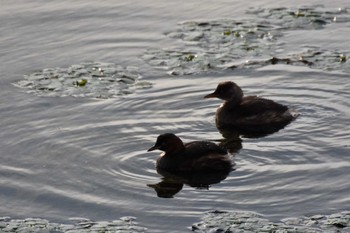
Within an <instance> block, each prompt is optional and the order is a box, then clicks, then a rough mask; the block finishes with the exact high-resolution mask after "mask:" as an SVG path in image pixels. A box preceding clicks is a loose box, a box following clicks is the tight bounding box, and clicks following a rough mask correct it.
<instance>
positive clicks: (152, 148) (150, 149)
mask: <svg viewBox="0 0 350 233" xmlns="http://www.w3.org/2000/svg"><path fill="white" fill-rule="evenodd" d="M158 149H159V146H156V145H154V146H152V147H151V148H149V149H148V150H147V152H150V151H152V150H158Z"/></svg>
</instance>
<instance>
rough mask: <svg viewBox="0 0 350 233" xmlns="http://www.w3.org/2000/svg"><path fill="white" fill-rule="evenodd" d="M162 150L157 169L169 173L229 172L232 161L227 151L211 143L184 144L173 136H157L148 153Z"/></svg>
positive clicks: (169, 134) (195, 142)
mask: <svg viewBox="0 0 350 233" xmlns="http://www.w3.org/2000/svg"><path fill="white" fill-rule="evenodd" d="M157 149H158V150H162V151H164V153H162V154H161V156H160V157H159V158H158V159H157V169H160V170H164V171H169V172H180V173H182V172H216V171H220V172H222V171H231V170H232V166H233V164H232V161H231V159H230V158H229V156H228V154H227V151H225V150H224V149H223V148H221V147H219V146H218V145H216V144H215V143H213V142H208V141H194V142H189V143H186V144H184V143H183V142H182V140H181V139H180V138H179V137H177V136H176V135H175V134H172V133H166V134H162V135H159V136H158V138H157V141H156V143H155V145H154V146H153V147H151V148H150V149H148V151H153V150H157Z"/></svg>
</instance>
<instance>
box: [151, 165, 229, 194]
mask: <svg viewBox="0 0 350 233" xmlns="http://www.w3.org/2000/svg"><path fill="white" fill-rule="evenodd" d="M157 172H158V173H159V174H160V175H162V176H163V178H162V181H161V182H159V183H156V184H148V185H147V186H148V187H150V188H153V189H154V190H155V191H156V193H157V196H158V197H163V198H172V197H174V195H175V194H177V193H178V192H180V191H181V190H182V188H183V186H184V185H188V186H190V187H194V188H198V189H207V190H209V188H210V186H211V185H213V184H218V183H220V182H221V181H223V180H224V179H226V177H227V176H228V175H229V174H230V172H231V170H226V171H225V170H224V171H222V172H220V171H216V172H205V173H204V172H193V173H185V174H179V173H176V174H174V173H170V172H167V171H164V170H161V169H157Z"/></svg>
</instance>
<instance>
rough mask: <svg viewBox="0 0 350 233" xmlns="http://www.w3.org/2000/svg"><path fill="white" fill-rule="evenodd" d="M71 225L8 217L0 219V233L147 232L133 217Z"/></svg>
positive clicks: (73, 220)
mask: <svg viewBox="0 0 350 233" xmlns="http://www.w3.org/2000/svg"><path fill="white" fill-rule="evenodd" d="M70 220H71V221H72V222H73V223H72V224H59V223H50V222H49V221H48V220H46V219H41V218H26V219H11V218H10V217H2V218H0V231H1V232H26V233H28V232H40V233H51V232H52V233H53V232H55V233H61V232H62V233H63V232H71V233H73V232H74V233H75V232H79V233H84V232H91V233H102V232H125V233H137V232H147V229H146V228H145V227H141V226H139V225H138V223H137V222H135V218H134V217H122V218H120V219H118V220H113V221H100V222H95V221H92V220H90V219H86V218H72V219H70Z"/></svg>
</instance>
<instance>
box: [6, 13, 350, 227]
mask: <svg viewBox="0 0 350 233" xmlns="http://www.w3.org/2000/svg"><path fill="white" fill-rule="evenodd" d="M41 10H42V9H41ZM97 15H98V14H97ZM31 17H34V16H31ZM106 17H107V18H108V17H110V18H112V17H114V16H113V14H110V15H107V16H106ZM183 17H185V16H183ZM186 17H187V16H186ZM138 20H139V21H140V19H138ZM174 21H175V20H174ZM176 21H178V20H176ZM132 29H134V28H130V29H128V28H124V30H125V31H124V34H123V36H124V37H123V41H124V40H126V39H125V38H127V37H128V36H127V33H128V30H130V31H129V33H131V34H132V33H135V31H131V30H132ZM7 30H8V28H7ZM30 30H31V28H29V29H27V30H24V32H22V33H29V31H30ZM136 31H137V30H136ZM98 32H100V31H98ZM137 32H138V33H140V34H137V33H135V34H133V36H135V37H137V39H138V40H140V38H142V36H144V34H147V33H142V32H143V31H137ZM146 32H148V31H147V30H146ZM18 33H19V32H16V33H15V35H14V36H16V37H17V35H18ZM37 33H39V34H40V33H42V32H37ZM77 33H78V34H79V33H81V34H80V35H78V37H79V36H82V35H85V33H86V31H84V32H79V31H77ZM92 33H93V32H92ZM105 33H106V32H105ZM160 33H161V32H159V34H160ZM40 35H41V36H42V37H43V35H42V34H40ZM27 36H30V35H27ZM54 36H57V38H58V39H61V40H63V39H65V37H64V36H62V38H59V35H56V34H54V35H52V36H50V37H49V38H51V37H54ZM110 36H111V35H110V34H108V32H107V33H106V34H104V35H100V37H101V38H102V39H103V38H104V37H105V38H104V39H105V40H106V38H109V37H110ZM113 38H114V37H113ZM31 39H33V38H28V41H30V40H31ZM43 39H44V40H45V37H43ZM46 39H47V38H46ZM17 40H19V39H18V38H17ZM105 40H102V41H105ZM120 40H121V39H120ZM138 40H136V41H135V40H131V41H132V43H135V44H137V45H138V46H139V47H140V46H141V47H143V48H144V47H146V46H148V44H151V43H152V40H155V38H147V39H146V42H140V41H138ZM28 41H24V42H26V43H29V44H30V42H28ZM92 41H96V40H95V39H93V40H92ZM97 41H99V40H97ZM108 41H109V43H110V44H108V43H107V44H108V46H107V47H103V46H102V47H101V45H96V46H97V47H94V44H93V43H91V42H90V43H84V45H83V47H85V46H87V47H89V48H88V49H87V48H85V49H82V51H81V52H78V53H77V55H74V58H73V59H72V60H79V59H80V57H84V58H85V57H91V53H90V52H91V50H94V51H95V52H96V53H95V55H96V56H100V57H101V56H102V58H105V59H106V60H111V59H112V58H113V59H117V60H120V61H121V62H127V61H128V59H131V60H132V59H134V60H133V61H135V60H137V59H135V58H127V57H126V56H125V54H127V55H128V56H132V54H134V53H136V51H135V50H132V52H130V54H131V55H130V54H128V53H127V52H125V51H124V53H125V54H124V55H122V56H121V57H112V55H111V54H112V53H111V52H110V51H109V50H110V49H111V47H113V46H116V45H117V44H118V43H117V44H114V42H112V41H111V40H108ZM85 42H86V41H85ZM124 42H125V41H124ZM26 43H25V44H18V46H19V48H18V50H14V53H15V54H14V55H12V56H11V55H10V53H9V55H8V60H7V61H4V63H3V64H9V63H11V62H12V63H13V66H9V68H8V69H3V70H5V71H2V73H1V74H2V76H4V77H5V78H4V79H5V80H7V79H8V80H10V82H12V81H13V80H17V79H19V76H21V75H22V73H24V72H31V71H32V70H35V69H36V68H42V67H41V66H46V63H45V62H43V60H45V59H44V58H43V57H44V55H45V54H46V53H44V52H43V51H42V50H41V49H39V48H36V47H35V48H34V49H33V48H27V47H26V46H27V45H28V44H26ZM57 43H58V42H57ZM60 43H63V44H64V42H60ZM130 43H131V42H130ZM144 43H145V44H147V45H145V44H144ZM48 46H49V47H50V46H52V45H48ZM74 46H77V47H79V46H78V42H77V41H75V42H74V45H73V47H74ZM118 46H121V48H123V47H124V46H126V47H129V46H130V45H129V43H126V44H124V43H122V44H121V45H120V44H118ZM130 47H133V46H130ZM50 48H51V49H52V50H50V53H49V54H50V58H49V60H48V63H50V65H47V66H48V67H53V66H59V65H61V64H62V62H63V60H64V59H65V58H64V57H62V56H58V55H56V56H54V55H53V54H55V52H54V51H56V52H59V53H60V54H62V53H64V52H68V51H70V52H69V54H70V53H71V47H69V48H66V47H65V48H59V46H57V47H56V45H55V46H53V47H50ZM96 48H97V49H96ZM26 49H27V50H26ZM31 49H32V50H31ZM36 49H38V51H37V53H38V54H36V53H35V51H36ZM97 50H98V51H97ZM136 50H137V49H136ZM27 53H28V54H27ZM103 53H106V54H105V55H103ZM25 54H27V56H34V58H38V60H36V59H33V62H32V63H29V64H27V61H28V60H26V59H25V56H24V55H25ZM97 54H98V55H97ZM46 55H47V54H46ZM95 55H94V56H95ZM94 56H92V57H94ZM103 56H105V57H103ZM17 57H18V59H19V60H17V59H16V58H17ZM55 57H56V58H57V59H58V60H59V61H57V62H58V63H60V64H55V61H54V58H55ZM123 57H125V58H126V60H124V59H123ZM99 60H101V59H99ZM17 62H18V64H19V67H18V68H16V67H15V65H16V64H17ZM67 62H68V63H69V62H70V60H69V61H67ZM78 62H80V61H78ZM137 62H139V63H141V62H140V61H139V60H137V61H136V63H137ZM74 63H76V62H72V64H74ZM51 64H54V65H51ZM22 65H23V66H22ZM132 65H133V64H132ZM39 66H40V67H39ZM29 67H30V68H29ZM145 67H147V66H145ZM22 69H23V70H24V71H23V70H22ZM6 71H9V75H7V73H6ZM145 73H146V74H145V75H144V79H147V80H148V81H151V82H152V83H153V84H154V86H153V88H151V89H147V90H139V91H137V93H136V94H132V95H129V96H123V97H120V98H115V99H110V100H94V99H84V98H71V97H67V98H42V97H36V96H33V95H28V94H27V93H25V92H22V91H21V90H18V89H16V88H14V87H12V86H10V85H7V86H5V87H7V89H6V88H4V92H2V93H3V94H2V97H3V98H2V99H3V101H2V102H1V103H0V106H1V112H0V114H1V118H2V124H1V130H0V132H1V133H0V141H1V148H2V150H1V157H2V159H3V160H2V163H1V166H0V175H1V179H0V196H1V200H0V206H1V208H0V210H1V212H2V213H3V214H4V215H10V216H12V217H19V218H25V217H43V218H47V219H52V220H56V221H60V222H62V221H66V220H67V219H68V218H69V217H76V216H79V217H88V218H92V219H102V220H103V219H115V218H118V217H121V216H125V215H132V216H135V217H137V218H138V221H139V222H141V223H143V224H142V225H145V226H147V227H149V228H150V229H151V230H155V231H159V232H161V231H162V230H163V231H164V229H170V230H172V231H178V232H182V231H183V229H184V228H185V227H186V226H188V225H190V224H191V223H193V222H195V221H196V219H197V218H198V217H199V216H200V215H201V214H202V213H203V212H204V211H208V210H211V209H232V210H249V211H258V212H261V213H263V214H268V215H271V216H275V217H276V218H278V219H280V218H281V217H290V216H296V215H303V214H308V213H324V212H325V211H331V210H339V209H342V208H344V209H346V208H348V207H349V206H348V203H349V197H348V196H349V195H348V194H349V180H350V179H349V178H350V177H349V174H348V170H349V166H350V160H349V157H348V155H349V150H350V148H349V145H350V144H349V133H350V128H349V125H348V123H347V122H348V119H349V116H350V108H349V103H348V100H349V97H350V92H349V91H348V89H349V82H348V76H347V75H346V74H341V73H336V72H333V73H327V72H324V71H319V70H310V69H309V68H303V67H290V66H282V65H279V66H269V67H265V68H260V69H258V70H237V71H227V72H222V73H217V74H206V75H203V76H188V77H168V76H166V74H164V73H163V72H162V71H154V70H152V68H150V67H147V68H146V69H145ZM223 80H232V81H235V82H237V83H238V84H239V85H241V86H242V88H243V90H244V91H245V92H246V93H247V94H249V95H250V94H257V95H260V96H263V97H267V98H271V99H273V100H276V101H278V102H281V103H283V104H286V105H289V106H291V107H292V108H295V109H297V110H298V111H299V112H300V114H301V115H300V117H299V118H298V119H297V120H296V121H294V122H292V123H291V124H290V125H288V126H287V127H286V128H285V129H283V130H281V131H279V132H278V133H276V134H273V135H270V136H268V137H265V138H259V139H243V143H242V147H243V148H242V149H241V150H240V151H239V152H238V153H237V154H236V155H235V156H234V157H233V160H234V161H235V162H236V170H235V171H233V172H231V174H229V175H228V177H227V178H226V179H225V180H223V181H221V183H219V184H214V185H212V186H211V187H210V188H209V190H206V189H195V188H193V187H189V186H187V185H185V186H184V187H183V189H182V190H181V191H180V192H179V193H177V194H176V195H175V196H174V198H173V199H161V198H157V197H156V193H155V192H154V190H153V189H151V188H149V187H147V184H151V183H157V182H160V181H161V176H160V175H158V174H157V172H156V170H155V160H156V158H157V156H158V155H157V154H155V153H147V152H146V150H147V149H148V148H149V147H150V146H151V145H152V144H153V143H154V141H155V139H156V137H157V136H158V135H159V134H161V133H165V132H173V133H176V134H177V135H179V136H180V137H181V138H183V139H184V141H186V142H187V141H192V140H216V139H220V138H221V135H220V134H219V133H218V132H217V130H216V128H215V124H214V113H215V110H216V108H217V107H218V106H219V105H220V104H221V103H220V101H218V100H204V99H203V96H204V95H206V94H208V93H211V92H212V91H213V90H214V88H215V87H216V85H217V83H218V82H220V81H223ZM1 82H4V81H1ZM320 203H322V204H320Z"/></svg>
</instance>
